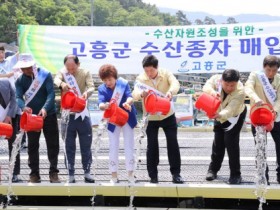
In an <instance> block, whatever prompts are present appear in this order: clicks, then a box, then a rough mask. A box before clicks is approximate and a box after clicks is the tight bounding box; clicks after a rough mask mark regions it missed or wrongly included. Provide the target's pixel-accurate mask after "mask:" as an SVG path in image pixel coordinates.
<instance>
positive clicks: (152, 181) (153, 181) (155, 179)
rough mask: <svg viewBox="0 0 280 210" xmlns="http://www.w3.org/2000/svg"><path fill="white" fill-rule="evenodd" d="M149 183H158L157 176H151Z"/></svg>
mask: <svg viewBox="0 0 280 210" xmlns="http://www.w3.org/2000/svg"><path fill="white" fill-rule="evenodd" d="M150 183H153V184H157V183H158V178H157V177H155V178H151V180H150Z"/></svg>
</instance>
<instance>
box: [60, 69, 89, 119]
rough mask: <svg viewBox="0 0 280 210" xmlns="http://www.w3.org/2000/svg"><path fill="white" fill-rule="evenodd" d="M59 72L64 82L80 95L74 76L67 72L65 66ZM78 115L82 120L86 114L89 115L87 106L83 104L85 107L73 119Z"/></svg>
mask: <svg viewBox="0 0 280 210" xmlns="http://www.w3.org/2000/svg"><path fill="white" fill-rule="evenodd" d="M61 73H62V74H63V78H64V80H65V82H66V83H67V84H68V85H70V86H71V88H73V89H74V90H76V91H77V93H78V95H79V96H82V93H81V90H80V88H79V86H78V83H77V81H76V79H75V77H74V76H73V75H72V74H70V73H68V71H67V70H66V69H65V68H63V69H62V70H61ZM80 116H81V118H82V120H84V119H85V117H86V116H87V117H89V112H88V109H87V106H85V108H84V110H83V111H82V112H80V113H76V114H75V120H76V119H77V118H78V117H80Z"/></svg>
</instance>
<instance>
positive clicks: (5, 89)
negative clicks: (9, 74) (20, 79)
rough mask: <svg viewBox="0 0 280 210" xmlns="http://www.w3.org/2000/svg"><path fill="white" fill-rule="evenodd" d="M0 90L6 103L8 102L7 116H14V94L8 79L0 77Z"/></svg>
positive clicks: (15, 109) (15, 104)
mask: <svg viewBox="0 0 280 210" xmlns="http://www.w3.org/2000/svg"><path fill="white" fill-rule="evenodd" d="M0 92H1V94H2V97H3V99H4V101H5V103H6V105H8V104H9V103H10V107H9V110H8V113H7V116H9V117H12V118H14V117H15V115H16V112H17V103H16V96H15V90H14V89H13V87H12V85H11V83H10V81H9V80H8V79H6V78H0Z"/></svg>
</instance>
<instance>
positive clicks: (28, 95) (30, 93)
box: [24, 69, 49, 105]
mask: <svg viewBox="0 0 280 210" xmlns="http://www.w3.org/2000/svg"><path fill="white" fill-rule="evenodd" d="M48 74H49V72H48V71H46V70H44V69H40V71H39V72H38V74H37V76H36V77H35V79H34V80H33V82H32V84H31V85H30V87H29V88H28V90H27V91H26V92H25V94H24V96H25V105H27V104H28V103H29V102H30V101H31V100H32V99H33V98H34V96H35V95H36V93H37V92H38V91H39V89H40V87H41V86H42V85H43V83H44V81H45V80H46V78H47V77H48Z"/></svg>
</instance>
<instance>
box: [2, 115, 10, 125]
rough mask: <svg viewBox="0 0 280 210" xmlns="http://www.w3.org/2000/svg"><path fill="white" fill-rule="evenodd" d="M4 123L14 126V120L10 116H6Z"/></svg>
mask: <svg viewBox="0 0 280 210" xmlns="http://www.w3.org/2000/svg"><path fill="white" fill-rule="evenodd" d="M3 122H4V123H8V124H12V118H11V117H10V116H6V117H5V119H4V121H3Z"/></svg>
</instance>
